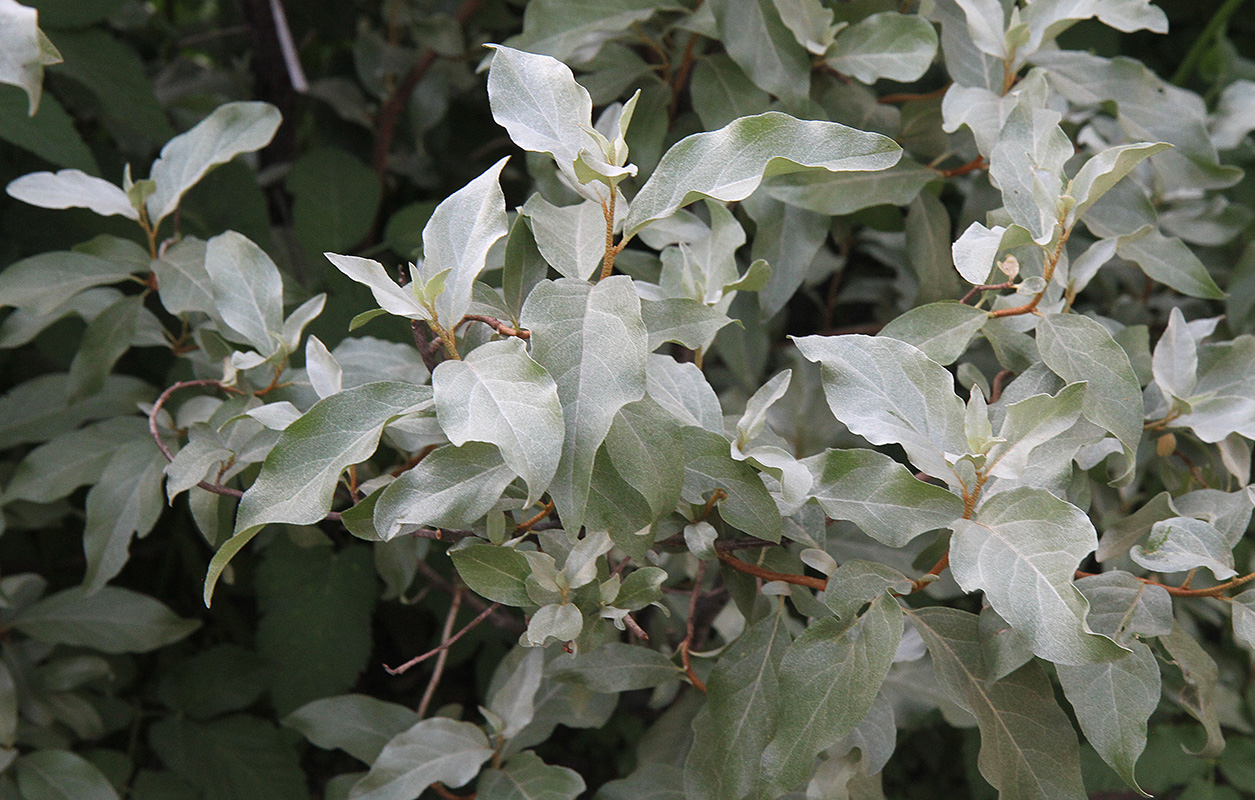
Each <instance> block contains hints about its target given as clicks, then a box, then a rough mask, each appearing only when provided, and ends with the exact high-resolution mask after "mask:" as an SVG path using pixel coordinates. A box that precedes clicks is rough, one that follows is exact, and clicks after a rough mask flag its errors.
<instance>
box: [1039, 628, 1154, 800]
mask: <svg viewBox="0 0 1255 800" xmlns="http://www.w3.org/2000/svg"><path fill="white" fill-rule="evenodd" d="M1125 645H1126V646H1127V647H1129V648H1130V649H1132V651H1133V652H1131V653H1129V654H1128V655H1126V656H1124V657H1123V658H1117V659H1116V660H1114V661H1108V662H1106V663H1104V664H1084V665H1079V666H1068V665H1065V664H1060V665H1058V671H1057V674H1058V675H1059V683H1060V684H1061V685H1062V686H1063V693H1064V695H1066V696H1067V698H1068V702H1069V703H1071V704H1072V709H1073V711H1075V712H1076V719H1077V722H1079V723H1080V725H1081V730H1082V731H1083V732H1084V733H1085V739H1086V741H1088V742H1089V743H1090V744H1092V745H1093V746H1094V749H1095V750H1097V751H1098V754H1099V755H1100V756H1102V758H1103V761H1106V762H1107V763H1108V764H1109V765H1111V768H1112V769H1114V770H1115V771H1116V772H1117V773H1119V775H1120V777H1121V778H1124V781H1125V782H1126V783H1127V784H1128V785H1129V786H1132V787H1133V788H1135V789H1137V790H1138V791H1139V792H1141V793H1142V794H1143V795H1144V796H1146V797H1149V796H1150V795H1147V794H1146V792H1145V791H1143V790H1142V789H1141V787H1140V786H1138V785H1137V778H1136V777H1134V767H1135V766H1136V765H1137V758H1138V756H1140V755H1141V754H1142V750H1144V749H1145V747H1146V722H1147V720H1149V719H1150V715H1151V713H1152V712H1153V711H1154V710H1155V709H1156V708H1157V707H1158V705H1159V691H1160V685H1159V684H1160V680H1159V662H1158V661H1157V660H1156V659H1155V654H1154V653H1152V652H1151V651H1150V648H1149V647H1147V646H1146V645H1144V644H1142V643H1141V642H1138V641H1128V642H1125Z"/></svg>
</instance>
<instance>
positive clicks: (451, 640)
mask: <svg viewBox="0 0 1255 800" xmlns="http://www.w3.org/2000/svg"><path fill="white" fill-rule="evenodd" d="M459 596H460V595H459ZM498 608H501V604H500V603H493V604H492V605H490V606H488V607H487V608H485V609H484V610H483V611H481V612H479V616H477V617H475V619H473V620H471V621H470V622H468V623H466V625H464V626H463V627H462V629H461V630H460V631H458V632H457V633H455V634H453V635H452V636H450V637H448V638H447V639H445V640H444V641H442V642H441V643H440V644H439V645H437V646H436V647H433V648H432V649H430V650H428V651H427V652H426V653H423V654H422V655H421V656H415V657H414V658H411V659H410V660H409V661H406V662H405V663H404V664H402V665H401V666H399V667H389V666H388V665H387V664H385V665H384V668H383V669H384V672H386V673H388V674H389V675H400V674H402V673H404V672H405V671H407V670H409V669H411V668H413V667H416V666H418V665H419V664H421V663H423V662H424V661H426V660H427V659H429V658H431V657H432V656H434V655H438V654H439V653H443V652H444V651H446V650H448V649H449V648H450V647H452V646H453V645H454V644H456V643H457V641H458V639H461V638H462V637H463V636H465V635H466V634H468V633H470V632H471V631H473V630H475V628H477V627H479V624H480V623H481V622H483V621H484V620H486V619H488V618H489V617H491V616H492V613H493V612H494V611H496V610H497V609H498Z"/></svg>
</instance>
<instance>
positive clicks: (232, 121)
mask: <svg viewBox="0 0 1255 800" xmlns="http://www.w3.org/2000/svg"><path fill="white" fill-rule="evenodd" d="M281 121H282V118H281V117H280V115H279V109H277V108H275V107H274V106H272V105H270V104H269V103H260V102H236V103H226V104H224V105H221V106H218V108H216V109H214V111H213V113H212V114H210V115H209V116H208V117H205V119H203V120H201V121H200V123H198V124H197V125H196V127H194V128H192V129H191V130H190V131H188V132H187V133H184V134H180V135H179V136H176V137H174V138H173V139H171V140H170V141H169V142H167V143H166V146H165V147H163V148H161V155H160V157H158V158H157V160H156V161H154V162H153V166H152V170H150V172H149V178H150V179H151V180H153V181H154V182H155V183H156V184H157V189H156V191H154V192H153V194H152V196H151V197H149V198H148V205H147V207H148V219H149V220H150V221H151V222H152V224H153V225H159V224H160V223H161V221H162V220H163V219H165V218H166V217H167V216H168V215H169V214H171V213H172V212H173V211H174V210H175V209H176V208H178V205H179V200H180V199H181V198H182V197H183V194H184V193H185V192H187V190H188V189H191V188H192V187H193V186H194V185H196V182H197V181H199V180H200V179H201V178H202V177H204V175H205V173H206V172H208V171H209V170H210V168H212V167H215V166H217V165H219V164H225V163H226V162H228V161H230V160H231V159H233V158H235V157H236V156H238V155H239V154H240V153H249V152H252V151H254V150H259V149H261V148H262V147H265V146H266V144H267V143H268V142H269V141H270V140H271V138H272V137H273V136H274V135H275V131H277V130H278V129H279V123H280V122H281Z"/></svg>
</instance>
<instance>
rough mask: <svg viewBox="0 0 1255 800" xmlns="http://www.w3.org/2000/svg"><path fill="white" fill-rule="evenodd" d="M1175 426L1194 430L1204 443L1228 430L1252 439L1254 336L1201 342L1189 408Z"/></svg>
mask: <svg viewBox="0 0 1255 800" xmlns="http://www.w3.org/2000/svg"><path fill="white" fill-rule="evenodd" d="M1173 424H1174V425H1181V426H1186V427H1189V428H1191V429H1193V431H1194V433H1195V434H1197V435H1198V437H1199V438H1200V439H1202V440H1203V441H1204V442H1209V443H1211V442H1219V441H1221V440H1223V439H1224V438H1225V437H1226V436H1228V435H1229V434H1231V433H1238V434H1241V435H1242V436H1244V437H1245V438H1247V439H1251V438H1255V337H1252V336H1239V337H1238V338H1237V339H1234V340H1233V341H1231V342H1221V343H1217V344H1207V345H1203V346H1202V347H1200V348H1199V350H1198V383H1197V384H1196V385H1195V387H1194V397H1193V398H1191V400H1190V411H1189V413H1187V414H1182V415H1181V416H1180V417H1178V418H1177V420H1176V422H1175V423H1173Z"/></svg>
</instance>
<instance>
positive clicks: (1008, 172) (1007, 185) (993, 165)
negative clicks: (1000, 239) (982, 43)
mask: <svg viewBox="0 0 1255 800" xmlns="http://www.w3.org/2000/svg"><path fill="white" fill-rule="evenodd" d="M969 19H970V18H969ZM1059 116H1060V115H1059V113H1058V112H1057V111H1053V110H1050V109H1044V108H1038V107H1036V106H1035V104H1034V103H1033V102H1032V100H1031V98H1029V97H1028V96H1027V95H1026V96H1023V97H1021V98H1020V101H1019V105H1017V106H1016V108H1015V110H1014V111H1012V112H1011V114H1010V115H1009V116H1008V117H1007V121H1006V123H1005V124H1004V125H1003V126H1002V132H1001V134H999V137H998V144H997V145H996V146H995V147H994V149H993V152H992V153H990V156H989V178H990V180H992V181H993V182H994V184H995V185H996V186H997V187H998V188H999V189H1000V190H1001V192H1002V200H1003V203H1004V204H1005V207H1006V210H1007V212H1008V214H1010V216H1011V221H1012V222H1015V223H1016V224H1017V225H1022V226H1024V227H1025V228H1027V229H1028V230H1029V232H1030V233H1032V235H1033V238H1034V239H1035V240H1036V241H1038V242H1039V243H1046V242H1048V241H1050V240H1051V238H1052V237H1053V236H1054V235H1056V234H1057V232H1058V230H1059V226H1060V224H1061V223H1062V222H1064V220H1063V219H1061V205H1060V199H1059V198H1060V195H1061V194H1062V193H1063V165H1064V163H1065V162H1066V161H1067V160H1068V159H1069V158H1070V157H1071V156H1072V154H1073V152H1074V148H1073V145H1072V141H1071V140H1070V139H1068V136H1067V134H1066V133H1064V132H1063V129H1062V128H1060V127H1059Z"/></svg>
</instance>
